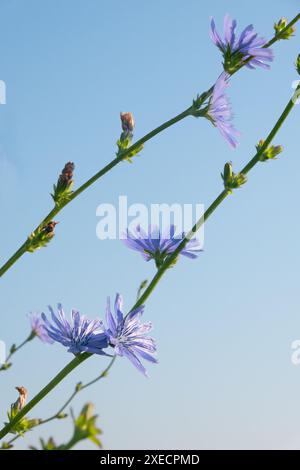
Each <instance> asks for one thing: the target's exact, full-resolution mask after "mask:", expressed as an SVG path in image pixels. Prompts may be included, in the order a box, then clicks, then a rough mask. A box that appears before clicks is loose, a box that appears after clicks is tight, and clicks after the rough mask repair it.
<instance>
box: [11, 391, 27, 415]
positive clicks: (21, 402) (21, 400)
mask: <svg viewBox="0 0 300 470" xmlns="http://www.w3.org/2000/svg"><path fill="white" fill-rule="evenodd" d="M16 390H18V392H19V397H18V399H17V401H16V402H15V403H14V404H13V405H12V407H13V408H14V409H17V410H18V411H20V410H21V409H22V408H24V406H25V405H26V401H27V396H28V392H27V389H26V388H25V387H23V386H21V387H16Z"/></svg>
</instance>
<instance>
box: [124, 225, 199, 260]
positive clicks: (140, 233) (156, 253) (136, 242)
mask: <svg viewBox="0 0 300 470" xmlns="http://www.w3.org/2000/svg"><path fill="white" fill-rule="evenodd" d="M175 230H176V227H175V225H171V226H170V227H169V228H168V229H167V230H166V231H165V232H164V233H163V234H162V233H161V231H160V230H159V228H158V227H157V226H149V228H148V232H145V231H144V230H143V229H142V228H141V226H140V225H137V226H136V228H135V230H134V231H133V233H132V232H130V231H129V230H128V229H127V233H126V237H125V238H123V239H122V242H123V243H124V244H125V245H126V246H127V247H128V248H131V249H132V250H135V251H138V252H140V253H141V255H142V256H143V258H144V259H145V260H146V261H150V260H151V259H153V260H154V261H155V263H156V266H157V268H159V267H160V266H161V265H162V263H163V262H164V261H165V259H166V258H167V257H168V256H169V255H170V254H172V253H173V252H174V251H175V250H176V248H177V247H178V245H180V243H181V242H182V240H183V238H184V236H185V234H184V233H182V234H181V235H180V236H179V235H176V234H175ZM200 251H201V248H200V243H199V242H198V240H197V239H195V238H193V239H192V240H190V241H188V242H187V244H186V245H185V247H184V249H183V250H182V251H181V252H180V254H182V255H184V256H187V257H188V258H191V259H194V258H197V255H198V253H199V252H200Z"/></svg>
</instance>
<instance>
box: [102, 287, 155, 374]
mask: <svg viewBox="0 0 300 470" xmlns="http://www.w3.org/2000/svg"><path fill="white" fill-rule="evenodd" d="M143 312H144V306H143V305H142V306H140V307H138V308H136V309H134V310H132V311H131V312H129V314H128V315H126V316H124V314H123V298H122V296H121V295H120V294H117V295H116V300H115V305H114V315H113V314H112V312H111V308H110V299H109V298H108V299H107V307H106V322H107V329H106V335H107V338H108V342H109V345H110V346H112V347H113V348H114V351H115V354H116V355H118V356H124V357H127V358H128V359H129V360H130V361H131V362H132V364H133V365H134V366H135V367H136V368H137V369H138V370H139V371H140V372H142V373H143V374H144V375H146V376H147V371H146V369H145V367H144V366H143V364H142V363H141V360H140V358H142V359H145V360H147V361H150V362H153V363H157V359H156V357H155V352H156V345H155V342H154V339H153V338H150V337H149V336H148V333H149V332H150V331H151V330H152V324H151V323H150V322H148V323H142V322H141V316H142V314H143Z"/></svg>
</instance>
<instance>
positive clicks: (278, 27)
mask: <svg viewBox="0 0 300 470" xmlns="http://www.w3.org/2000/svg"><path fill="white" fill-rule="evenodd" d="M287 24H288V20H287V19H286V18H280V20H279V21H278V22H277V23H275V24H274V29H275V36H278V38H279V39H290V37H291V36H293V34H294V32H295V31H296V28H295V27H294V26H290V27H289V28H288V29H287V30H285V31H283V30H284V29H285V28H286V26H287Z"/></svg>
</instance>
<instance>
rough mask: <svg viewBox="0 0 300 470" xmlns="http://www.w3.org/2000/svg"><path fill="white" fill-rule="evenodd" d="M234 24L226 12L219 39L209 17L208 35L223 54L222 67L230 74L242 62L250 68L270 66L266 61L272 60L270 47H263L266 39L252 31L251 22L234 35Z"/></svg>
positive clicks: (234, 21) (212, 21)
mask: <svg viewBox="0 0 300 470" xmlns="http://www.w3.org/2000/svg"><path fill="white" fill-rule="evenodd" d="M236 25H237V22H236V20H232V19H231V18H230V16H229V15H228V14H227V15H225V17H224V39H221V37H220V35H219V33H218V32H217V30H216V25H215V21H214V19H213V18H212V19H211V27H210V37H211V39H212V41H213V42H214V44H215V45H216V46H218V48H219V49H220V50H221V52H222V54H223V57H224V69H225V70H226V71H227V72H229V73H230V74H231V73H233V72H235V70H237V69H238V68H239V67H240V66H241V65H243V64H244V63H245V65H246V66H247V67H249V68H251V69H254V68H255V67H262V68H265V69H268V68H270V66H269V65H268V64H266V62H272V60H273V52H272V50H271V49H270V48H268V47H266V48H264V47H263V46H264V45H265V44H266V40H265V39H264V38H262V37H259V36H258V34H257V33H255V31H253V25H251V24H250V25H248V26H247V27H246V28H245V29H244V30H243V31H242V33H241V34H240V36H239V37H238V36H236V34H235V28H236ZM250 57H251V59H250ZM248 59H250V60H248Z"/></svg>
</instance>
